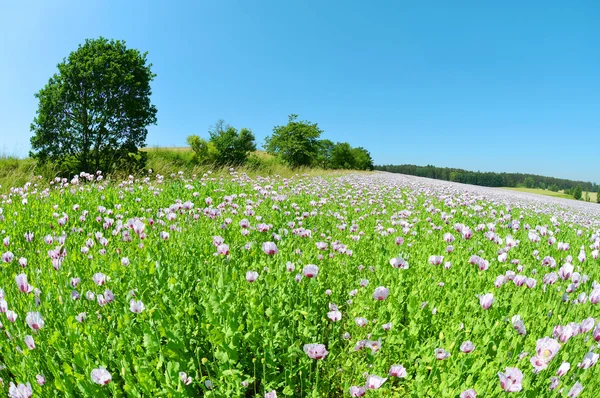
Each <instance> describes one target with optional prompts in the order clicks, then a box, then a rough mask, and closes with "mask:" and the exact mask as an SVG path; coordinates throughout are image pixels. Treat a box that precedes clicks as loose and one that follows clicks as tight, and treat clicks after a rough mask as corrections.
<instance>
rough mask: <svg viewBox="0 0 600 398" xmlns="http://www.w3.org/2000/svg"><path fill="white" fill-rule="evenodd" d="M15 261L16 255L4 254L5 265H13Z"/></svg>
mask: <svg viewBox="0 0 600 398" xmlns="http://www.w3.org/2000/svg"><path fill="white" fill-rule="evenodd" d="M14 259H15V255H14V254H12V252H6V253H2V261H4V262H5V263H11V262H12V261H13V260H14Z"/></svg>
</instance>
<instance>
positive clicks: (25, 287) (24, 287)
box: [15, 274, 33, 293]
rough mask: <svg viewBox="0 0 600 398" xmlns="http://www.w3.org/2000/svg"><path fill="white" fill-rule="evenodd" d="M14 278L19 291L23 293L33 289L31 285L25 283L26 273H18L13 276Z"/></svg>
mask: <svg viewBox="0 0 600 398" xmlns="http://www.w3.org/2000/svg"><path fill="white" fill-rule="evenodd" d="M15 280H16V282H17V287H18V288H19V291H21V292H23V293H31V292H32V291H33V286H31V285H30V284H29V283H27V275H25V274H19V275H17V276H16V277H15Z"/></svg>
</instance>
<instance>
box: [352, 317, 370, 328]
mask: <svg viewBox="0 0 600 398" xmlns="http://www.w3.org/2000/svg"><path fill="white" fill-rule="evenodd" d="M354 322H355V323H356V324H357V325H358V326H360V327H363V326H365V325H366V324H367V323H369V321H367V320H366V319H365V318H362V317H356V318H354Z"/></svg>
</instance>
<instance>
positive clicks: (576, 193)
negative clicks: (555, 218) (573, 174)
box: [573, 185, 581, 200]
mask: <svg viewBox="0 0 600 398" xmlns="http://www.w3.org/2000/svg"><path fill="white" fill-rule="evenodd" d="M573 197H574V198H575V199H577V200H579V199H581V186H579V185H577V186H576V187H575V189H574V190H573Z"/></svg>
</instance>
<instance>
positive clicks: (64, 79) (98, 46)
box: [31, 37, 157, 172]
mask: <svg viewBox="0 0 600 398" xmlns="http://www.w3.org/2000/svg"><path fill="white" fill-rule="evenodd" d="M146 54H147V53H141V52H140V51H138V50H136V49H131V48H127V47H126V46H125V42H124V41H119V40H117V41H115V40H108V39H105V38H102V37H101V38H99V39H88V40H86V41H85V43H84V44H83V45H80V46H79V47H78V49H77V50H75V51H73V52H72V53H71V54H70V55H69V56H68V58H65V59H64V60H63V61H62V62H61V63H59V64H58V73H56V74H55V75H54V76H52V77H51V78H50V80H49V81H48V84H46V86H45V87H44V88H42V89H41V90H40V91H39V93H37V94H36V98H37V99H38V100H39V106H38V110H37V115H36V117H35V118H34V120H33V123H32V124H31V130H32V132H33V133H34V135H33V137H32V138H31V147H32V152H31V155H32V156H34V157H36V158H38V159H39V160H40V161H42V162H44V161H51V162H54V163H55V164H57V165H58V166H59V167H62V169H63V170H68V171H70V172H76V171H88V172H93V171H96V170H104V171H111V170H112V169H113V168H115V167H119V168H124V167H128V166H131V165H132V164H134V163H136V160H139V159H140V156H139V154H138V152H137V151H138V148H140V147H143V146H144V145H145V141H146V135H147V133H148V131H147V129H146V127H147V126H148V125H150V124H155V123H156V112H157V111H156V107H155V106H154V105H152V104H151V102H150V95H151V89H150V82H151V81H152V80H153V79H154V77H155V75H154V74H153V73H152V71H151V66H152V65H151V64H149V63H148V62H147V60H146Z"/></svg>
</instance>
